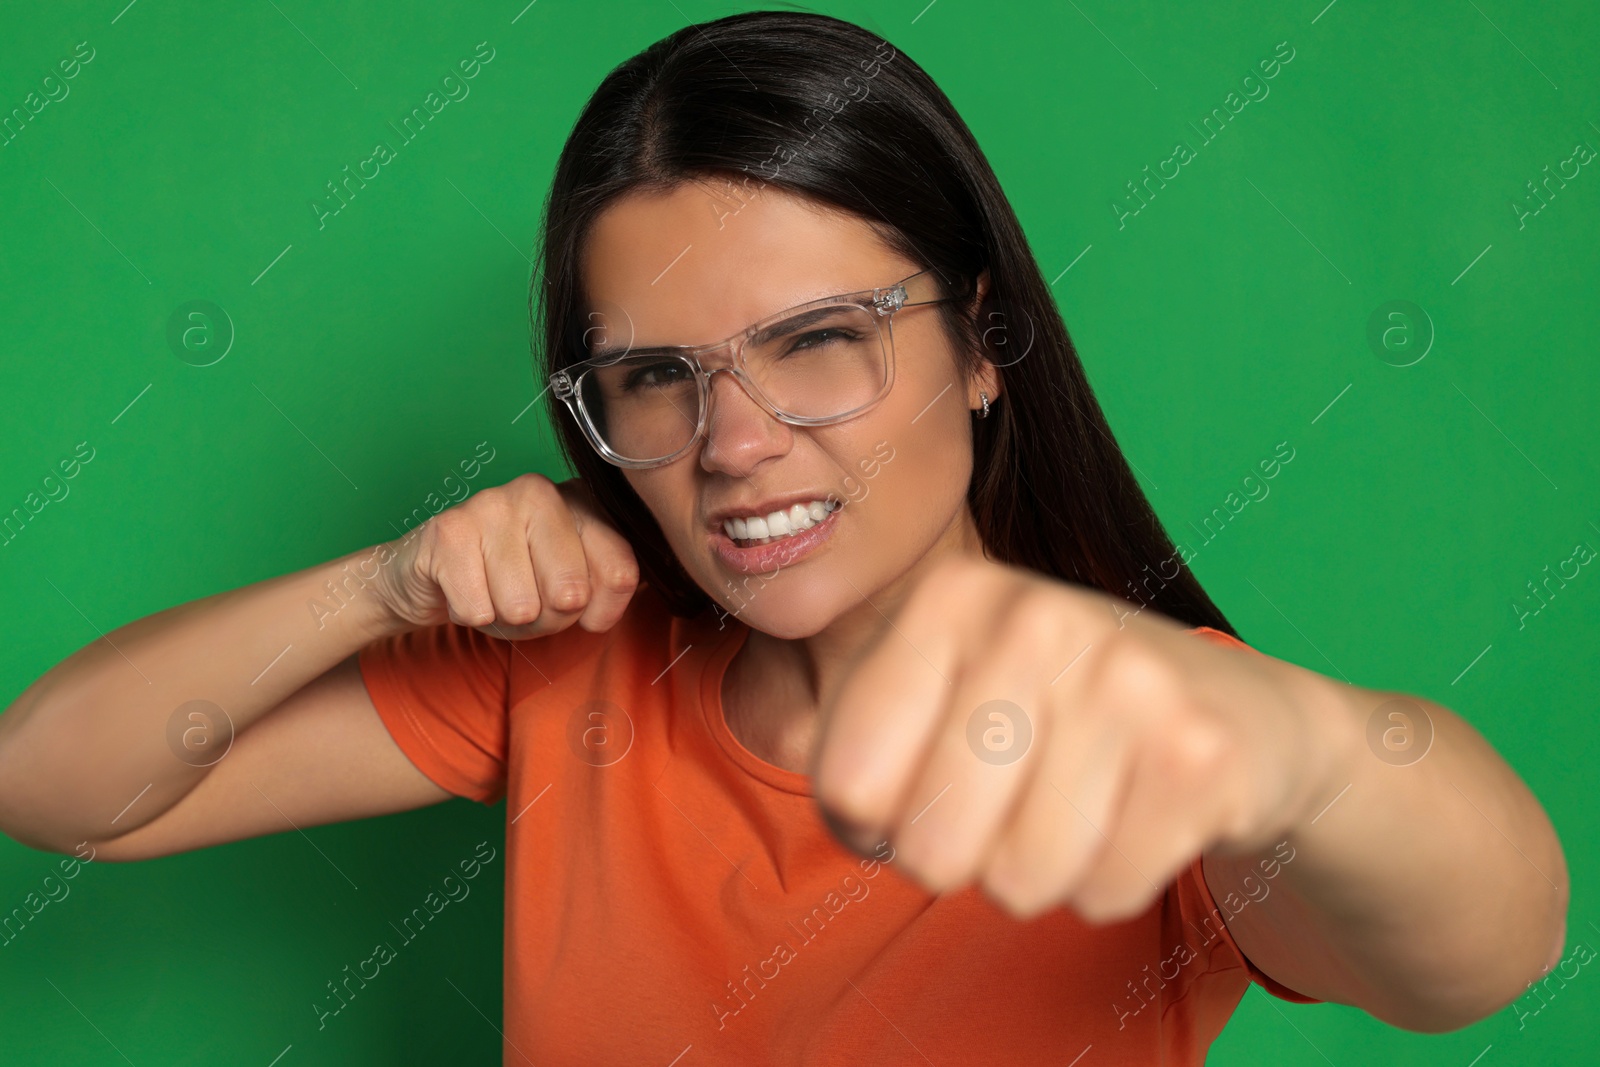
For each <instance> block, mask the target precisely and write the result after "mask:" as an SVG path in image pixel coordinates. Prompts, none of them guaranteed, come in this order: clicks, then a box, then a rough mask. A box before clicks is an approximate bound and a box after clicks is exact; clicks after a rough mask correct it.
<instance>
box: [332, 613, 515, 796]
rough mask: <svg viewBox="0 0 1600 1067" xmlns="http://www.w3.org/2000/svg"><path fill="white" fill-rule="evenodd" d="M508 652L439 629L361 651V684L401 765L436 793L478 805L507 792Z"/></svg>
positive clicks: (468, 633) (471, 635) (483, 638)
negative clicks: (422, 778)
mask: <svg viewBox="0 0 1600 1067" xmlns="http://www.w3.org/2000/svg"><path fill="white" fill-rule="evenodd" d="M510 657H511V644H510V642H508V641H505V640H502V639H500V638H495V637H491V636H489V635H488V634H485V633H482V632H480V631H478V630H475V629H473V628H472V627H470V626H459V625H457V624H455V623H445V624H442V625H439V626H429V627H424V628H421V629H417V630H410V631H407V632H405V633H401V634H394V635H391V636H389V637H385V638H381V639H379V640H377V641H374V642H373V643H371V644H369V645H367V646H366V647H365V648H363V649H361V651H360V653H359V656H358V663H359V664H360V667H361V678H362V681H363V682H364V683H365V685H366V687H367V693H368V695H369V696H370V697H371V698H372V704H373V706H374V707H375V708H377V709H378V717H379V718H381V719H382V720H383V725H384V726H385V727H386V728H387V729H388V731H389V734H390V735H391V736H392V737H393V738H394V740H395V743H396V744H397V745H399V746H400V750H401V751H402V752H404V753H405V754H406V758H407V759H409V760H410V761H411V762H412V763H413V764H415V765H416V767H417V769H418V770H420V771H421V772H422V773H423V774H425V775H427V776H428V778H429V779H431V780H432V781H433V782H434V784H436V785H438V786H439V787H440V788H441V789H446V790H449V791H450V792H451V793H454V794H455V795H456V796H460V797H466V798H468V799H469V800H476V801H478V802H480V803H483V804H493V803H494V802H496V801H497V800H499V799H500V798H501V797H503V796H505V791H506V748H507V736H508V729H507V709H508V707H509V699H508V698H509V694H510V675H511V658H510Z"/></svg>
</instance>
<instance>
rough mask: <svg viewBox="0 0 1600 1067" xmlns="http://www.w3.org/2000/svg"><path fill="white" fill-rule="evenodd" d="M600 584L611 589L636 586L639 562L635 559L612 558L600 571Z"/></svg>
mask: <svg viewBox="0 0 1600 1067" xmlns="http://www.w3.org/2000/svg"><path fill="white" fill-rule="evenodd" d="M600 584H601V585H603V586H605V587H606V588H607V589H611V590H618V591H620V590H624V589H633V588H636V587H637V586H638V584H639V564H638V562H637V561H636V560H633V559H627V560H614V561H612V562H610V563H608V564H606V566H605V568H604V569H603V570H602V571H601V572H600Z"/></svg>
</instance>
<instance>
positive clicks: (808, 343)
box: [789, 328, 855, 352]
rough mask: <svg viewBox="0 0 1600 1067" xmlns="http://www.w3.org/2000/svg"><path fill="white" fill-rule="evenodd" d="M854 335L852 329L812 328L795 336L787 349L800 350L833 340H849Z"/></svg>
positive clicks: (819, 345) (820, 345) (791, 350)
mask: <svg viewBox="0 0 1600 1067" xmlns="http://www.w3.org/2000/svg"><path fill="white" fill-rule="evenodd" d="M854 337H855V333H854V331H852V330H842V329H838V328H833V329H827V330H812V331H811V332H810V333H803V334H801V335H800V336H798V337H796V338H795V340H794V343H793V344H792V345H790V346H789V351H790V352H800V351H805V350H807V349H812V348H821V347H822V346H823V345H826V344H830V343H832V342H834V341H841V340H842V341H849V340H853V339H854Z"/></svg>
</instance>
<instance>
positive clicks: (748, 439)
mask: <svg viewBox="0 0 1600 1067" xmlns="http://www.w3.org/2000/svg"><path fill="white" fill-rule="evenodd" d="M719 386H720V389H719ZM707 404H708V405H709V410H708V411H707V412H706V438H705V441H704V443H703V445H702V447H701V449H700V465H701V466H702V467H704V468H705V469H706V470H708V471H721V472H724V473H727V474H732V475H735V476H737V477H741V478H742V477H745V476H747V475H749V474H750V472H751V471H753V470H754V469H755V468H756V465H757V464H759V463H761V462H762V461H763V460H766V459H769V458H771V457H773V456H781V455H783V454H784V453H786V452H788V451H789V449H790V448H791V447H792V446H793V444H794V430H793V428H792V427H790V426H789V425H788V424H787V423H784V422H780V421H779V420H777V419H775V418H773V417H772V416H771V415H770V414H768V412H767V410H766V409H765V408H763V407H762V406H761V405H760V404H758V403H757V402H756V400H755V398H754V397H752V396H751V395H750V393H749V392H748V391H747V390H746V388H745V385H744V382H742V381H741V380H739V378H738V376H737V375H735V374H734V373H733V371H732V370H731V369H730V368H727V367H719V368H717V369H716V370H713V371H712V372H711V386H710V396H709V398H708V399H707Z"/></svg>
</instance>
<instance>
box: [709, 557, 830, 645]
mask: <svg viewBox="0 0 1600 1067" xmlns="http://www.w3.org/2000/svg"><path fill="white" fill-rule="evenodd" d="M742 577H743V578H747V579H748V581H735V582H734V583H733V587H734V589H735V590H737V595H735V594H734V593H733V592H730V591H729V590H728V587H727V586H723V587H722V595H721V596H720V597H719V596H712V600H713V601H715V602H716V603H717V604H719V605H721V606H722V610H723V611H726V612H727V613H728V614H729V615H732V616H733V617H734V618H737V619H738V620H739V621H740V622H742V623H744V624H745V625H746V626H748V627H750V628H751V629H752V630H760V631H761V632H762V633H764V634H769V635H771V636H772V637H779V638H783V639H785V640H791V641H792V640H795V639H798V638H802V637H811V636H814V635H815V634H818V633H821V632H822V631H823V630H825V629H827V627H828V625H829V624H830V623H832V622H833V621H834V620H835V619H837V618H839V616H841V615H843V614H844V613H845V612H847V611H848V610H849V609H850V602H851V601H857V602H859V601H860V597H858V596H857V595H856V594H855V592H854V591H853V590H852V589H850V588H849V586H848V585H847V584H844V583H833V582H825V581H821V580H818V579H811V578H808V576H806V575H802V574H794V573H789V574H782V575H780V576H778V577H775V578H772V579H769V580H767V581H766V583H765V584H762V581H761V578H760V576H759V575H746V576H742ZM835 584H838V585H840V586H841V587H842V588H837V589H836V588H834V586H835ZM702 588H704V587H703V586H702Z"/></svg>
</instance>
